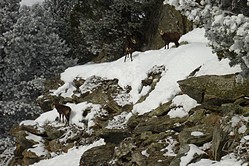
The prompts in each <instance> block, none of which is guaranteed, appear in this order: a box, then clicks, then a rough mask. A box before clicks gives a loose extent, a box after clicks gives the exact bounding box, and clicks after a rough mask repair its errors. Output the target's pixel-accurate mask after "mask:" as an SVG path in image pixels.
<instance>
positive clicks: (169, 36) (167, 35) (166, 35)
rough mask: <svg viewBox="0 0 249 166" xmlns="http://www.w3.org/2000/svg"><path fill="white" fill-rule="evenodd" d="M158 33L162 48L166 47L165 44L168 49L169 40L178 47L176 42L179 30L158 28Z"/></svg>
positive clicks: (178, 37)
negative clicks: (165, 30) (172, 30)
mask: <svg viewBox="0 0 249 166" xmlns="http://www.w3.org/2000/svg"><path fill="white" fill-rule="evenodd" d="M159 31H160V35H161V37H162V39H163V41H164V48H165V49H166V45H167V47H168V49H169V43H170V42H174V43H175V45H176V47H178V46H179V45H180V44H179V43H178V41H179V39H180V37H181V35H180V33H179V32H163V31H162V30H160V29H159Z"/></svg>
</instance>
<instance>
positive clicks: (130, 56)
mask: <svg viewBox="0 0 249 166" xmlns="http://www.w3.org/2000/svg"><path fill="white" fill-rule="evenodd" d="M130 57H131V61H133V60H132V53H130Z"/></svg>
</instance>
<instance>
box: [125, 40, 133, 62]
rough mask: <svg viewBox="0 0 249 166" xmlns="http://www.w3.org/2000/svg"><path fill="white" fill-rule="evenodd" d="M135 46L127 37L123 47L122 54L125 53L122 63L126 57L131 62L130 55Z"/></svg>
mask: <svg viewBox="0 0 249 166" xmlns="http://www.w3.org/2000/svg"><path fill="white" fill-rule="evenodd" d="M135 45H136V40H135V39H134V38H133V37H132V36H127V37H126V42H125V45H124V53H125V59H124V62H125V61H126V57H129V56H130V58H131V61H132V53H133V52H134V51H135Z"/></svg>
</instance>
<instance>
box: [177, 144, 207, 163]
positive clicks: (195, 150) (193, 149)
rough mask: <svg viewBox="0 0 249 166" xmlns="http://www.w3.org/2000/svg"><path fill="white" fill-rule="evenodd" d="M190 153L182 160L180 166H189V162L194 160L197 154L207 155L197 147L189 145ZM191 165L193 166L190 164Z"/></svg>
mask: <svg viewBox="0 0 249 166" xmlns="http://www.w3.org/2000/svg"><path fill="white" fill-rule="evenodd" d="M189 148H190V149H189V151H188V153H187V155H186V156H183V157H182V158H181V162H180V166H187V165H188V166H189V162H190V161H191V160H192V159H193V158H194V156H195V155H196V154H198V155H201V154H205V152H204V151H202V150H200V149H199V148H198V147H197V146H196V145H194V144H189ZM190 165H191V164H190Z"/></svg>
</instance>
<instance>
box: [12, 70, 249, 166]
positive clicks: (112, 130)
mask: <svg viewBox="0 0 249 166" xmlns="http://www.w3.org/2000/svg"><path fill="white" fill-rule="evenodd" d="M154 69H155V70H153V71H158V72H151V73H149V74H148V78H146V79H144V80H142V81H141V85H142V86H141V87H143V86H151V89H152V90H153V86H155V85H156V83H157V81H158V80H160V75H161V73H162V72H164V67H163V66H161V67H158V66H157V67H155V68H154ZM156 69H157V70H156ZM236 78H237V76H236V75H227V76H201V77H195V78H188V79H186V80H182V81H179V85H180V88H181V90H182V94H187V95H188V96H190V97H192V98H193V99H195V100H196V101H198V102H199V105H197V106H196V107H195V108H192V109H191V110H190V111H189V112H188V114H186V115H185V116H182V117H175V118H172V117H170V116H169V114H168V113H169V112H172V111H176V110H177V109H184V107H183V105H181V104H180V105H175V104H173V100H172V101H169V102H167V103H163V104H161V105H160V106H159V107H158V108H156V109H155V110H153V111H151V112H149V113H146V114H144V115H140V116H139V115H132V116H131V117H130V118H129V120H128V121H127V122H126V121H125V120H124V119H123V118H122V117H123V116H121V115H122V113H125V115H127V114H128V113H129V112H130V111H131V110H132V104H131V103H129V102H125V104H124V103H123V105H122V104H121V103H119V102H118V100H117V98H118V97H119V95H124V96H126V97H128V92H129V90H130V88H128V87H127V89H122V88H121V87H119V86H118V84H117V82H118V80H115V79H114V80H105V79H102V78H100V77H91V78H89V79H86V80H83V79H77V80H75V81H74V84H73V86H74V92H73V94H72V97H71V98H68V97H67V98H64V97H63V96H60V100H62V101H64V102H66V101H70V102H74V103H80V102H84V101H87V102H89V103H95V104H99V105H100V109H102V110H105V114H102V115H98V116H97V117H96V118H94V119H92V122H94V125H93V126H87V124H88V122H87V121H86V120H87V119H85V121H83V122H82V123H83V124H86V125H85V128H81V127H78V126H75V125H71V126H66V127H65V126H61V125H57V126H56V125H54V124H53V123H51V124H45V125H44V126H43V127H39V126H37V124H36V123H31V122H23V123H22V124H21V125H19V126H17V127H16V128H14V129H13V130H12V134H13V135H14V136H15V137H16V151H15V162H13V163H18V164H20V165H29V164H32V163H34V162H37V161H39V160H42V159H45V158H50V157H53V156H52V154H61V153H62V152H67V151H68V150H69V149H70V148H72V147H78V146H81V145H86V144H89V143H92V142H94V141H95V140H97V139H99V138H103V139H104V140H105V143H106V145H103V146H100V147H95V148H92V149H89V150H88V151H86V152H85V153H84V154H82V156H81V159H80V162H79V165H82V166H83V165H84V166H85V165H126V166H132V165H137V166H144V165H155V166H165V165H169V166H178V165H180V162H181V161H182V160H184V157H186V156H188V154H189V153H191V155H190V156H192V158H190V159H189V160H186V162H187V163H188V164H190V163H194V162H197V161H199V160H200V159H203V158H208V159H213V160H220V159H221V157H223V156H224V155H226V154H229V153H231V152H233V153H234V154H235V155H238V157H240V159H243V160H247V159H248V158H247V157H248V155H247V152H246V151H244V150H243V149H244V148H246V146H248V145H247V144H246V142H245V141H242V140H243V139H244V136H245V135H248V134H249V129H248V128H247V124H248V122H249V118H248V117H247V116H248V115H249V100H248V98H247V96H248V93H249V91H248V89H249V87H248V86H249V82H248V80H247V79H244V80H243V82H238V81H237V79H236ZM90 85H91V86H90ZM68 90H69V91H70V89H68ZM182 94H181V95H182ZM49 95H51V94H48V96H44V100H45V99H48V98H49ZM52 98H53V97H51V99H52ZM142 98H146V96H142V97H141V99H140V101H143V99H142ZM40 101H42V99H40ZM92 111H93V110H92V108H91V106H89V107H87V108H85V110H84V111H83V112H82V116H83V117H86V116H87V115H88V114H89V113H91V112H92ZM119 115H120V119H118V118H117V117H118V116H119ZM114 117H116V118H117V119H118V120H117V119H116V120H115V121H114V119H113V118H114ZM111 123H113V124H115V126H116V127H110V126H109V124H111ZM117 124H119V125H117ZM120 124H122V125H120ZM89 131H91V132H89ZM37 146H39V147H43V148H44V153H43V154H38V153H36V151H35V147H37ZM196 149H198V150H196ZM193 150H195V151H194V153H193ZM192 153H193V154H192Z"/></svg>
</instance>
